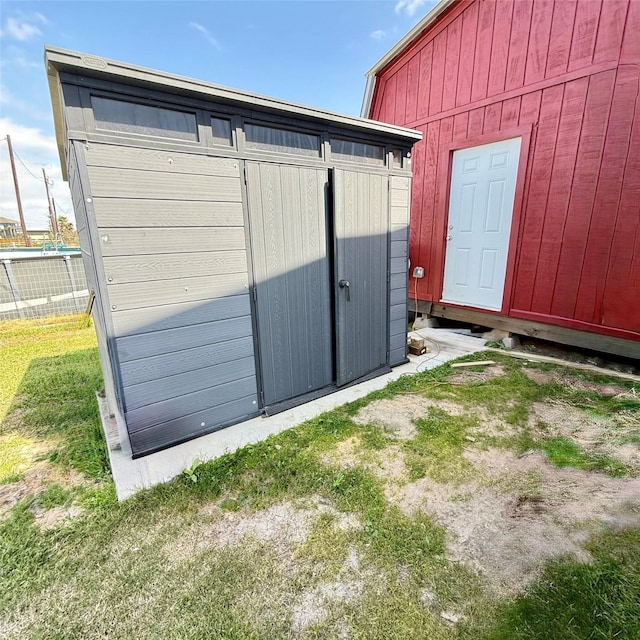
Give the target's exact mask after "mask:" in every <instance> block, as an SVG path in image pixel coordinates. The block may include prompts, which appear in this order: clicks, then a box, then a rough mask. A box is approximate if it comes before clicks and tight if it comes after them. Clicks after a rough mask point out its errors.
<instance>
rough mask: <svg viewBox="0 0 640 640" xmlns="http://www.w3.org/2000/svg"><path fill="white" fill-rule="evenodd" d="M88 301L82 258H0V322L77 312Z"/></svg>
mask: <svg viewBox="0 0 640 640" xmlns="http://www.w3.org/2000/svg"><path fill="white" fill-rule="evenodd" d="M88 298H89V291H88V290H87V279H86V277H85V273H84V266H83V264H82V256H81V255H51V256H37V257H29V258H9V259H7V258H2V259H0V320H13V319H16V318H41V317H44V316H50V315H61V314H67V313H80V312H82V311H84V309H85V307H86V305H87V300H88Z"/></svg>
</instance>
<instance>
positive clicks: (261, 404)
mask: <svg viewBox="0 0 640 640" xmlns="http://www.w3.org/2000/svg"><path fill="white" fill-rule="evenodd" d="M260 406H261V407H264V391H260Z"/></svg>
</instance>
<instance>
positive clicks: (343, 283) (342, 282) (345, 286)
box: [338, 280, 351, 302]
mask: <svg viewBox="0 0 640 640" xmlns="http://www.w3.org/2000/svg"><path fill="white" fill-rule="evenodd" d="M338 286H339V287H340V288H341V289H346V290H347V302H349V301H350V300H351V293H350V291H349V287H350V286H351V283H350V282H349V281H348V280H340V282H338Z"/></svg>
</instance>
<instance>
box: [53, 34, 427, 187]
mask: <svg viewBox="0 0 640 640" xmlns="http://www.w3.org/2000/svg"><path fill="white" fill-rule="evenodd" d="M45 64H46V69H47V78H48V82H49V91H50V94H51V103H52V106H53V118H54V125H55V131H56V142H57V146H58V153H59V155H60V164H61V166H62V171H63V177H64V179H65V180H66V179H67V176H66V162H65V144H66V127H65V120H64V102H63V96H62V83H61V80H60V73H64V72H67V73H75V74H78V75H81V76H85V77H95V78H102V79H108V80H111V81H114V82H119V83H122V84H130V85H135V86H143V87H147V88H149V89H153V90H156V91H165V92H168V93H172V94H174V95H184V96H189V97H196V98H200V99H204V100H211V101H215V102H222V103H225V104H231V105H233V104H235V105H238V106H243V107H249V108H251V109H253V110H260V111H264V112H270V113H274V114H279V115H288V116H293V117H297V118H300V119H302V120H307V121H314V122H322V123H327V124H332V125H334V126H335V125H338V126H344V127H346V128H351V129H356V130H360V131H363V132H366V131H370V132H372V133H376V134H378V135H385V136H388V137H391V138H398V139H399V140H402V141H405V142H408V143H413V142H416V141H417V140H420V139H421V138H422V133H421V132H420V131H415V130H414V129H407V128H405V127H398V126H396V125H391V124H385V123H382V122H377V121H374V120H368V119H366V118H360V117H357V116H349V115H343V114H338V113H334V112H331V111H324V110H322V109H317V108H315V107H307V106H303V105H299V104H295V103H291V102H286V101H284V100H279V99H277V98H269V97H266V96H261V95H258V94H255V93H249V92H246V91H241V90H239V89H231V88H228V87H222V86H219V85H215V84H211V83H208V82H204V81H201V80H194V79H192V78H186V77H184V76H178V75H173V74H170V73H164V72H162V71H157V70H154V69H148V68H145V67H139V66H136V65H132V64H128V63H125V62H118V61H115V60H109V59H106V58H101V57H97V56H93V55H89V54H85V53H80V52H77V51H68V50H65V49H59V48H57V47H52V46H46V47H45Z"/></svg>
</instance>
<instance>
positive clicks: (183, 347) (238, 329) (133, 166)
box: [85, 143, 257, 453]
mask: <svg viewBox="0 0 640 640" xmlns="http://www.w3.org/2000/svg"><path fill="white" fill-rule="evenodd" d="M85 162H86V164H87V170H88V174H89V182H90V185H91V196H92V200H93V207H94V210H95V217H96V223H97V228H98V233H99V237H100V245H101V249H102V254H103V263H102V268H103V269H104V275H105V278H106V281H107V293H106V296H107V298H108V305H109V308H110V310H111V318H112V322H113V326H114V332H115V345H116V349H117V353H118V358H119V362H120V370H121V377H122V394H123V404H124V410H125V418H126V422H127V426H128V429H129V433H130V438H131V442H132V447H133V451H134V453H142V452H146V451H148V450H152V449H157V448H160V447H162V446H166V445H167V444H169V443H173V442H176V441H179V440H181V439H186V438H188V437H193V436H195V435H197V434H198V433H204V432H207V431H211V429H212V428H215V427H217V426H222V425H224V424H228V423H229V422H232V421H237V420H239V419H242V418H244V417H245V416H248V415H251V414H255V413H256V411H257V397H256V376H255V365H254V357H253V338H252V327H251V309H250V303H249V294H248V273H247V260H246V247H245V234H244V221H243V214H242V194H241V188H240V169H239V162H238V161H237V160H235V159H221V158H209V157H203V156H193V155H192V154H186V153H176V152H169V151H166V152H165V151H154V150H149V149H137V148H128V149H123V148H121V147H118V146H115V145H103V144H94V143H92V144H91V145H89V149H88V150H87V151H86V153H85ZM187 219H188V220H189V224H188V225H185V224H184V221H185V220H187Z"/></svg>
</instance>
